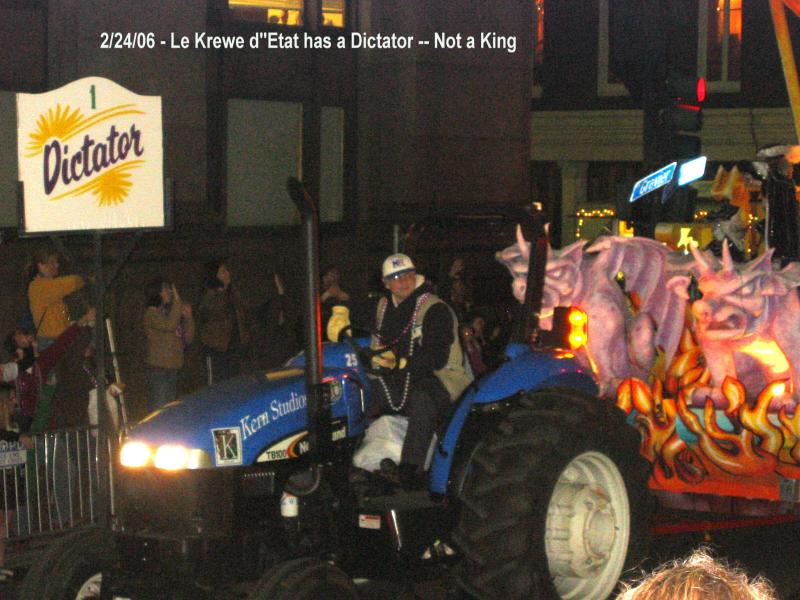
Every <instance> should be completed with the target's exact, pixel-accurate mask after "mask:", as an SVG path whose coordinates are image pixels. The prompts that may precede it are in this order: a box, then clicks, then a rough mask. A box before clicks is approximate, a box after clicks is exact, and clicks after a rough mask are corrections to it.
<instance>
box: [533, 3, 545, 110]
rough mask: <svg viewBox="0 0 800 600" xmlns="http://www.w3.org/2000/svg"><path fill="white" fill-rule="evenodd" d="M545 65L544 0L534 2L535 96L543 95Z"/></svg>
mask: <svg viewBox="0 0 800 600" xmlns="http://www.w3.org/2000/svg"><path fill="white" fill-rule="evenodd" d="M543 64H544V0H534V2H533V95H534V96H541V95H542V65H543Z"/></svg>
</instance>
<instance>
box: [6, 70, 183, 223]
mask: <svg viewBox="0 0 800 600" xmlns="http://www.w3.org/2000/svg"><path fill="white" fill-rule="evenodd" d="M17 155H18V157H19V179H20V181H22V183H23V186H24V189H23V202H22V206H21V207H20V210H21V213H20V233H22V234H34V233H55V232H67V231H87V230H108V229H142V228H148V229H150V228H163V227H165V226H167V225H168V223H167V215H168V212H167V210H166V208H165V206H164V175H163V162H164V160H163V148H162V132H161V98H160V97H159V96H139V95H138V94H134V93H132V92H130V91H129V90H126V89H125V88H123V87H122V86H120V85H118V84H116V83H114V82H113V81H110V80H108V79H103V78H101V77H86V78H84V79H79V80H77V81H73V82H72V83H69V84H67V85H65V86H64V87H61V88H59V89H57V90H53V91H50V92H45V93H43V94H17Z"/></svg>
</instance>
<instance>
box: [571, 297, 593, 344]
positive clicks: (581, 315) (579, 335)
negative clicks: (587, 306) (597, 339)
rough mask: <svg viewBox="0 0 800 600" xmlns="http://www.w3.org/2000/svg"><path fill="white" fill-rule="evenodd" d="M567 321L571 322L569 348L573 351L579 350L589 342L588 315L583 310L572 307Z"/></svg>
mask: <svg viewBox="0 0 800 600" xmlns="http://www.w3.org/2000/svg"><path fill="white" fill-rule="evenodd" d="M567 319H568V321H569V337H568V338H567V340H568V341H569V347H570V349H572V350H577V349H578V348H580V347H581V346H585V345H586V342H587V341H588V340H589V336H588V334H587V332H586V329H587V327H586V325H587V322H588V318H587V317H586V313H585V312H583V311H582V310H581V309H579V308H575V307H572V308H570V309H569V316H568V317H567Z"/></svg>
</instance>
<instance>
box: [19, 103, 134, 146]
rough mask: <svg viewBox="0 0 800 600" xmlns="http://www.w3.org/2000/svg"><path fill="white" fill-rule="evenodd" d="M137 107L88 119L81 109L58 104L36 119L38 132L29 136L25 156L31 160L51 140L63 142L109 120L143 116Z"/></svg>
mask: <svg viewBox="0 0 800 600" xmlns="http://www.w3.org/2000/svg"><path fill="white" fill-rule="evenodd" d="M135 106H136V105H135V104H120V105H119V106H112V107H111V108H107V109H106V110H101V111H100V112H98V113H97V114H95V115H92V116H91V117H86V116H84V114H83V113H82V112H81V109H80V108H76V109H74V110H73V109H72V108H71V107H70V106H69V104H67V105H65V106H63V107H62V106H61V104H56V107H55V109H52V108H50V109H48V111H47V112H46V113H43V114H41V115H39V118H38V119H36V130H35V131H34V132H33V133H31V134H30V135H29V136H28V138H29V140H28V145H27V146H26V147H25V149H26V150H27V152H28V154H26V155H25V156H26V157H27V158H31V157H33V156H36V155H37V154H39V153H40V152H41V151H42V148H44V145H45V144H46V143H47V140H49V139H52V138H57V139H59V140H61V141H62V142H63V141H66V140H68V139H70V138H71V137H74V136H76V135H78V134H79V133H83V132H84V131H86V130H87V129H89V128H90V127H93V126H94V125H97V124H98V123H102V122H103V121H106V120H108V119H113V118H116V117H120V116H124V115H143V114H144V111H141V110H138V109H136V108H133V107H135Z"/></svg>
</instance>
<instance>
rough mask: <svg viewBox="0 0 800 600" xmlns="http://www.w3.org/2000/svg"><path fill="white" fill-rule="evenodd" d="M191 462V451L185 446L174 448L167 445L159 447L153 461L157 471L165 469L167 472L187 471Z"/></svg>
mask: <svg viewBox="0 0 800 600" xmlns="http://www.w3.org/2000/svg"><path fill="white" fill-rule="evenodd" d="M188 462H189V451H188V450H187V449H186V448H184V447H183V446H174V445H171V444H165V445H163V446H159V447H158V450H156V456H155V459H154V460H153V463H154V464H155V466H156V468H157V469H164V470H166V471H177V470H179V469H185V468H186V465H187V463H188Z"/></svg>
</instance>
